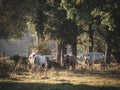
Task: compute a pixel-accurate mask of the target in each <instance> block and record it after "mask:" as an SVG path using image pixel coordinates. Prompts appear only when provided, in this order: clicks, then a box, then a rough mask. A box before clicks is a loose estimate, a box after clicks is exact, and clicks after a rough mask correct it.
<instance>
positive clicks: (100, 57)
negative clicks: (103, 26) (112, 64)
mask: <svg viewBox="0 0 120 90" xmlns="http://www.w3.org/2000/svg"><path fill="white" fill-rule="evenodd" d="M99 63H100V64H101V68H104V67H105V63H106V62H105V55H104V54H103V53H97V52H90V53H88V54H87V55H86V56H85V64H86V65H89V67H92V66H93V65H94V64H99Z"/></svg>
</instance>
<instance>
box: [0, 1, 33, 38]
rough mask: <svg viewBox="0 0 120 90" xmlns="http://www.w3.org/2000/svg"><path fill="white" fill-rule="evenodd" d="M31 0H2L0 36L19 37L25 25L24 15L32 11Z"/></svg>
mask: <svg viewBox="0 0 120 90" xmlns="http://www.w3.org/2000/svg"><path fill="white" fill-rule="evenodd" d="M33 3H34V1H33V0H25V1H24V0H10V1H8V0H2V2H1V4H2V5H1V7H0V38H19V37H21V36H22V35H23V32H24V31H25V28H26V27H27V25H26V22H27V18H26V15H31V12H33V11H34V8H31V7H33V6H34V4H33Z"/></svg>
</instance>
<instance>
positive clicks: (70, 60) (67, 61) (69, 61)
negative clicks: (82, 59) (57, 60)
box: [63, 55, 76, 70]
mask: <svg viewBox="0 0 120 90" xmlns="http://www.w3.org/2000/svg"><path fill="white" fill-rule="evenodd" d="M63 64H64V66H65V67H66V69H69V67H70V66H72V70H75V66H76V58H75V56H74V55H66V56H64V60H63Z"/></svg>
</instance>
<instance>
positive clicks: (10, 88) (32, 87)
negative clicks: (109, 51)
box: [0, 82, 120, 90]
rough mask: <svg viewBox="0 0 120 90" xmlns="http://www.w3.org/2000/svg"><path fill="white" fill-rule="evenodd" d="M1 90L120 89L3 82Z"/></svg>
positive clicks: (117, 89) (80, 85)
mask: <svg viewBox="0 0 120 90" xmlns="http://www.w3.org/2000/svg"><path fill="white" fill-rule="evenodd" d="M0 90H120V87H111V86H110V87H108V86H103V87H102V86H90V85H86V84H79V85H73V84H70V83H62V84H46V83H20V82H19V83H18V82H1V83H0Z"/></svg>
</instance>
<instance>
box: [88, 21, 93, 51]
mask: <svg viewBox="0 0 120 90" xmlns="http://www.w3.org/2000/svg"><path fill="white" fill-rule="evenodd" d="M88 34H89V41H90V46H89V52H93V47H94V40H93V35H94V30H92V23H91V24H90V25H89V33H88Z"/></svg>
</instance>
